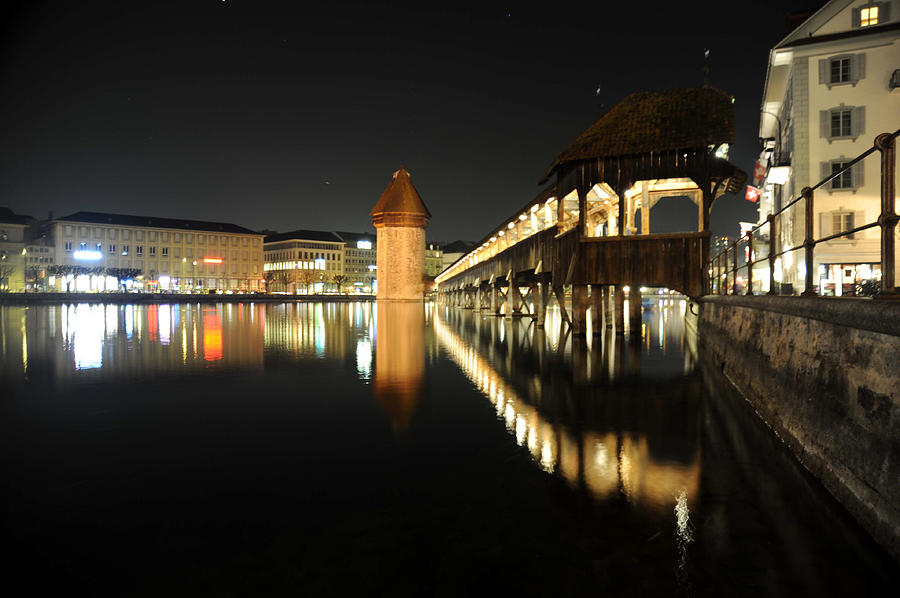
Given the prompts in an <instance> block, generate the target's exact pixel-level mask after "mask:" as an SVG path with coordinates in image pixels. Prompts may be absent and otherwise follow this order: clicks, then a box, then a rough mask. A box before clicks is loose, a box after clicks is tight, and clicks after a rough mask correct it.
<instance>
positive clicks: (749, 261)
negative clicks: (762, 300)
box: [746, 231, 753, 295]
mask: <svg viewBox="0 0 900 598" xmlns="http://www.w3.org/2000/svg"><path fill="white" fill-rule="evenodd" d="M746 294H747V295H752V294H753V231H750V232H749V233H747V293H746Z"/></svg>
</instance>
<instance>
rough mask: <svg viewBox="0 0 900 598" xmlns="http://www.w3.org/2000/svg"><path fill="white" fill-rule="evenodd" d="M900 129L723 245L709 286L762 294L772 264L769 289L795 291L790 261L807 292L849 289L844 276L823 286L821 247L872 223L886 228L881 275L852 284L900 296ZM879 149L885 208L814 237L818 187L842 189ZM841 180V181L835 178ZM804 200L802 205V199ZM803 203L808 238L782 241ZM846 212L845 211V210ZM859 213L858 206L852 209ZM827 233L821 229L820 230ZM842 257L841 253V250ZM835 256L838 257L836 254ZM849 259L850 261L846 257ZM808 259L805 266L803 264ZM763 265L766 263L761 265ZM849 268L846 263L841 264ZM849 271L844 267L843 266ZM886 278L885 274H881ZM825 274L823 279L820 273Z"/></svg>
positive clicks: (861, 292) (855, 291) (713, 261)
mask: <svg viewBox="0 0 900 598" xmlns="http://www.w3.org/2000/svg"><path fill="white" fill-rule="evenodd" d="M898 135H900V129H898V130H897V131H894V132H893V133H882V134H881V135H878V136H877V137H876V138H875V143H874V145H873V147H871V148H869V149H868V150H866V151H865V152H863V153H861V154H860V155H858V156H857V157H856V158H854V159H852V160H850V161H848V162H844V163H843V164H842V166H841V168H835V169H833V171H832V172H831V173H829V174H828V175H827V176H825V177H824V178H822V180H820V181H819V182H818V183H816V184H815V185H813V186H812V187H806V188H804V189H803V190H802V191H801V192H800V195H799V196H798V197H796V198H794V199H793V200H791V201H790V202H788V203H787V204H786V205H785V206H784V207H782V208H781V209H780V210H778V211H776V212H773V213H771V214H769V216H768V217H767V219H766V221H765V222H762V223H760V224H758V225H757V226H755V227H753V228H752V229H751V230H750V231H749V232H748V233H747V234H746V235H744V236H743V237H742V238H740V239H738V240H737V241H735V242H734V243H732V244H731V245H730V246H728V247H726V248H725V249H724V250H723V251H721V252H720V253H718V254H716V255H715V256H713V257H712V259H711V260H710V261H709V263H708V264H707V275H708V280H709V288H708V289H707V292H709V293H712V294H717V295H737V294H746V295H754V294H761V291H762V288H761V287H762V283H763V277H762V275H764V273H765V272H766V270H768V292H767V293H766V294H769V295H793V294H795V293H794V289H793V284H787V283H784V282H783V278H784V270H785V263H788V264H793V262H794V261H796V262H797V264H798V269H797V273H798V279H799V278H802V279H803V283H804V290H803V292H802V293H801V295H803V296H818V295H824V294H826V293H827V294H837V295H841V294H845V293H844V292H843V289H838V288H837V287H838V285H843V280H842V278H843V276H841V279H839V280H835V281H834V284H835V286H836V289H835V290H834V292H833V293H832V292H831V290H830V289H821V288H819V284H817V280H816V276H817V274H818V269H817V268H816V267H815V265H814V264H815V250H816V246H817V245H819V244H820V243H827V242H829V241H834V240H835V239H842V238H843V239H851V240H858V239H857V237H856V235H857V234H858V233H861V232H863V231H865V230H868V229H870V228H875V227H879V228H881V249H880V258H881V259H880V263H879V267H880V270H881V275H880V277H878V276H875V275H874V274H875V273H874V272H873V276H872V279H875V280H876V282H869V283H867V284H864V285H860V288H859V289H855V288H853V289H850V293H847V294H851V295H875V294H878V295H879V296H896V295H897V288H896V282H897V281H896V278H895V259H896V256H895V242H896V239H895V235H896V233H895V231H896V228H897V222H898V220H900V218H898V216H897V214H896V208H895V193H896V187H895V181H896V179H895V175H896V169H897V168H896V167H897V162H896V139H897V136H898ZM875 152H878V153H879V154H880V158H881V163H880V170H881V210H880V214H879V216H878V218H877V219H876V220H873V221H870V222H866V223H864V224H859V225H858V226H852V225H856V224H857V223H856V222H855V221H851V220H849V219H847V220H842V221H841V222H840V223H839V224H840V225H841V226H840V227H839V228H840V230H838V232H834V233H832V234H828V235H824V236H820V237H819V238H814V236H813V231H814V227H813V217H814V215H815V213H816V212H815V192H816V190H819V189H827V187H826V185H832V187H831V188H832V189H840V188H842V187H841V185H843V184H844V181H845V180H846V179H845V177H848V176H849V177H853V176H855V175H854V174H853V173H854V172H858V170H856V171H854V170H853V169H854V168H856V167H857V165H859V167H860V168H861V167H862V162H863V161H864V160H865V159H866V158H868V157H869V156H871V155H872V154H874V153H875ZM834 181H837V182H838V184H837V185H835V184H834V183H833V182H834ZM801 202H802V204H803V205H802V206H800V205H799V204H800V203H801ZM800 207H803V208H804V209H805V227H804V228H805V231H804V232H805V238H804V240H803V242H802V243H799V244H797V245H796V246H794V244H793V243H791V242H783V241H782V242H781V243H780V242H779V237H780V236H782V234H783V233H784V232H787V233H788V234H790V233H791V231H792V227H793V218H794V209H795V208H800ZM843 213H844V212H840V213H839V216H842V215H843ZM847 213H848V214H853V212H847ZM850 222H852V225H851V226H852V228H850V227H845V226H844V225H845V224H849V223H850ZM820 233H821V231H820ZM801 250H802V251H803V252H804V253H803V261H802V262H800V260H799V259H796V258H795V256H794V252H798V251H801ZM852 255H853V253H852V251H851V252H849V253H848V255H846V257H847V258H848V259H849V260H854V259H857V258H855V257H852ZM838 257H839V256H838ZM834 259H837V257H835V258H834ZM844 263H849V262H848V261H845V262H844ZM801 264H802V267H801ZM759 265H762V267H755V266H759ZM841 269H842V270H843V266H841ZM842 274H843V272H842ZM879 278H880V280H879ZM819 280H823V279H821V278H820V279H819Z"/></svg>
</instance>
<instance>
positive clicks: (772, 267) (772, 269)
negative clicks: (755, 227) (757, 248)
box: [766, 214, 778, 295]
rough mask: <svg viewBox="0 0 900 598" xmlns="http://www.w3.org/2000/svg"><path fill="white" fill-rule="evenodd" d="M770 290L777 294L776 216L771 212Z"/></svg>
mask: <svg viewBox="0 0 900 598" xmlns="http://www.w3.org/2000/svg"><path fill="white" fill-rule="evenodd" d="M767 220H768V221H769V292H768V293H766V294H767V295H777V294H778V293H776V292H775V217H774V216H773V215H772V214H769V217H768V218H767Z"/></svg>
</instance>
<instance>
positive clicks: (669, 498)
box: [434, 308, 701, 512]
mask: <svg viewBox="0 0 900 598" xmlns="http://www.w3.org/2000/svg"><path fill="white" fill-rule="evenodd" d="M670 309H671V308H670ZM656 317H657V318H658V319H662V318H663V315H662V314H656ZM434 327H435V332H436V334H437V338H438V340H439V341H440V343H441V345H442V346H443V348H444V349H445V350H446V351H447V353H448V354H449V355H450V357H451V358H452V359H453V360H454V361H455V362H456V363H457V364H458V365H459V367H460V369H461V370H462V371H463V373H464V374H465V375H466V376H467V377H468V378H469V379H470V380H471V381H472V383H473V384H474V385H475V386H476V388H477V389H478V390H479V391H480V392H481V393H482V394H484V396H485V397H486V398H487V399H488V400H489V401H490V402H491V403H492V404H493V406H494V408H495V409H496V412H497V416H498V417H499V418H500V419H502V420H503V422H504V424H505V426H506V428H507V430H508V431H509V433H510V434H511V435H513V436H514V437H515V439H516V442H517V444H519V445H520V446H523V447H525V448H527V449H528V451H529V452H530V453H531V455H532V458H533V459H534V460H535V462H537V463H538V464H539V465H540V466H541V467H542V468H543V469H544V470H545V471H548V472H554V473H556V474H558V475H559V476H560V477H562V478H563V479H564V480H566V482H568V483H569V484H571V485H572V486H574V487H578V488H584V489H586V490H587V491H589V492H590V493H591V494H592V495H593V496H594V497H596V498H608V497H614V496H619V495H621V496H624V497H625V498H626V499H627V500H628V501H629V502H631V503H634V504H639V505H642V506H643V507H645V508H649V509H651V510H658V511H660V512H665V511H668V510H669V509H671V508H672V506H671V505H672V502H673V500H675V497H677V496H679V493H680V492H681V491H684V494H683V495H682V497H681V499H680V500H684V501H685V502H688V501H693V500H694V499H695V498H696V495H697V490H698V487H699V483H700V469H701V467H700V457H701V449H700V439H699V436H700V423H701V417H700V412H701V405H700V399H699V397H700V394H701V393H700V389H699V379H698V378H697V377H695V376H688V377H684V376H681V375H676V376H675V377H673V379H671V380H667V382H666V384H665V385H660V388H664V389H665V390H664V391H662V394H659V395H656V396H654V395H653V393H648V392H647V391H646V390H647V389H646V387H642V386H641V385H640V384H638V383H637V381H638V380H639V376H640V373H639V370H640V362H641V354H642V348H641V346H640V345H638V344H636V343H634V342H629V343H627V345H628V346H627V347H626V341H625V340H624V339H621V338H619V339H616V336H615V335H613V334H607V335H603V338H602V339H601V338H597V339H594V342H593V343H591V344H590V345H587V344H586V343H585V342H584V339H582V340H580V341H576V340H573V339H572V338H571V337H569V335H567V334H565V332H564V331H563V332H562V333H561V336H559V337H555V330H554V329H553V328H549V329H548V330H547V332H546V333H545V332H544V330H543V329H539V328H536V327H535V328H532V329H527V328H526V325H525V324H524V323H520V322H516V321H513V322H504V321H502V320H498V319H494V318H480V317H477V316H476V317H472V316H471V315H470V314H467V313H466V312H461V311H458V310H448V311H447V313H446V316H445V315H443V314H440V313H438V314H436V315H435V317H434ZM682 331H683V329H682V328H679V329H678V330H677V331H672V332H669V331H663V330H660V331H659V334H658V336H657V334H648V335H647V338H648V339H650V338H651V337H652V338H653V340H654V341H656V340H658V339H661V338H663V337H664V336H673V337H675V336H680V334H679V333H681V332H682ZM567 337H568V338H567ZM567 340H568V342H567ZM567 349H568V351H569V352H570V355H569V356H568V358H566V357H565V355H564V354H565V353H566V352H567ZM675 353H680V348H679V349H676V350H675ZM685 358H688V355H687V352H685ZM626 362H627V366H626ZM568 363H570V364H571V368H572V370H573V371H572V372H567V371H566V370H567V369H568V367H567V364H568ZM685 368H686V369H687V370H692V369H693V367H692V366H689V365H688V364H687V363H686V364H685ZM601 379H602V380H603V381H604V383H603V384H591V382H598V381H599V380H601Z"/></svg>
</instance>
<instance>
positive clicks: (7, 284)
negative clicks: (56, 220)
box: [0, 207, 32, 293]
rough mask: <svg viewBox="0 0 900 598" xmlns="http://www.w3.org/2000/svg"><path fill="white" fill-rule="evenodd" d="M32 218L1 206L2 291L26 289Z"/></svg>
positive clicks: (0, 284)
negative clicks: (26, 268) (28, 244)
mask: <svg viewBox="0 0 900 598" xmlns="http://www.w3.org/2000/svg"><path fill="white" fill-rule="evenodd" d="M31 220H32V218H31V217H30V216H21V215H18V214H15V213H13V211H12V210H10V209H9V208H6V207H0V292H3V293H9V292H13V293H21V292H22V291H24V290H25V265H26V250H25V241H26V229H27V228H28V225H29V224H30V222H31Z"/></svg>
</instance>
